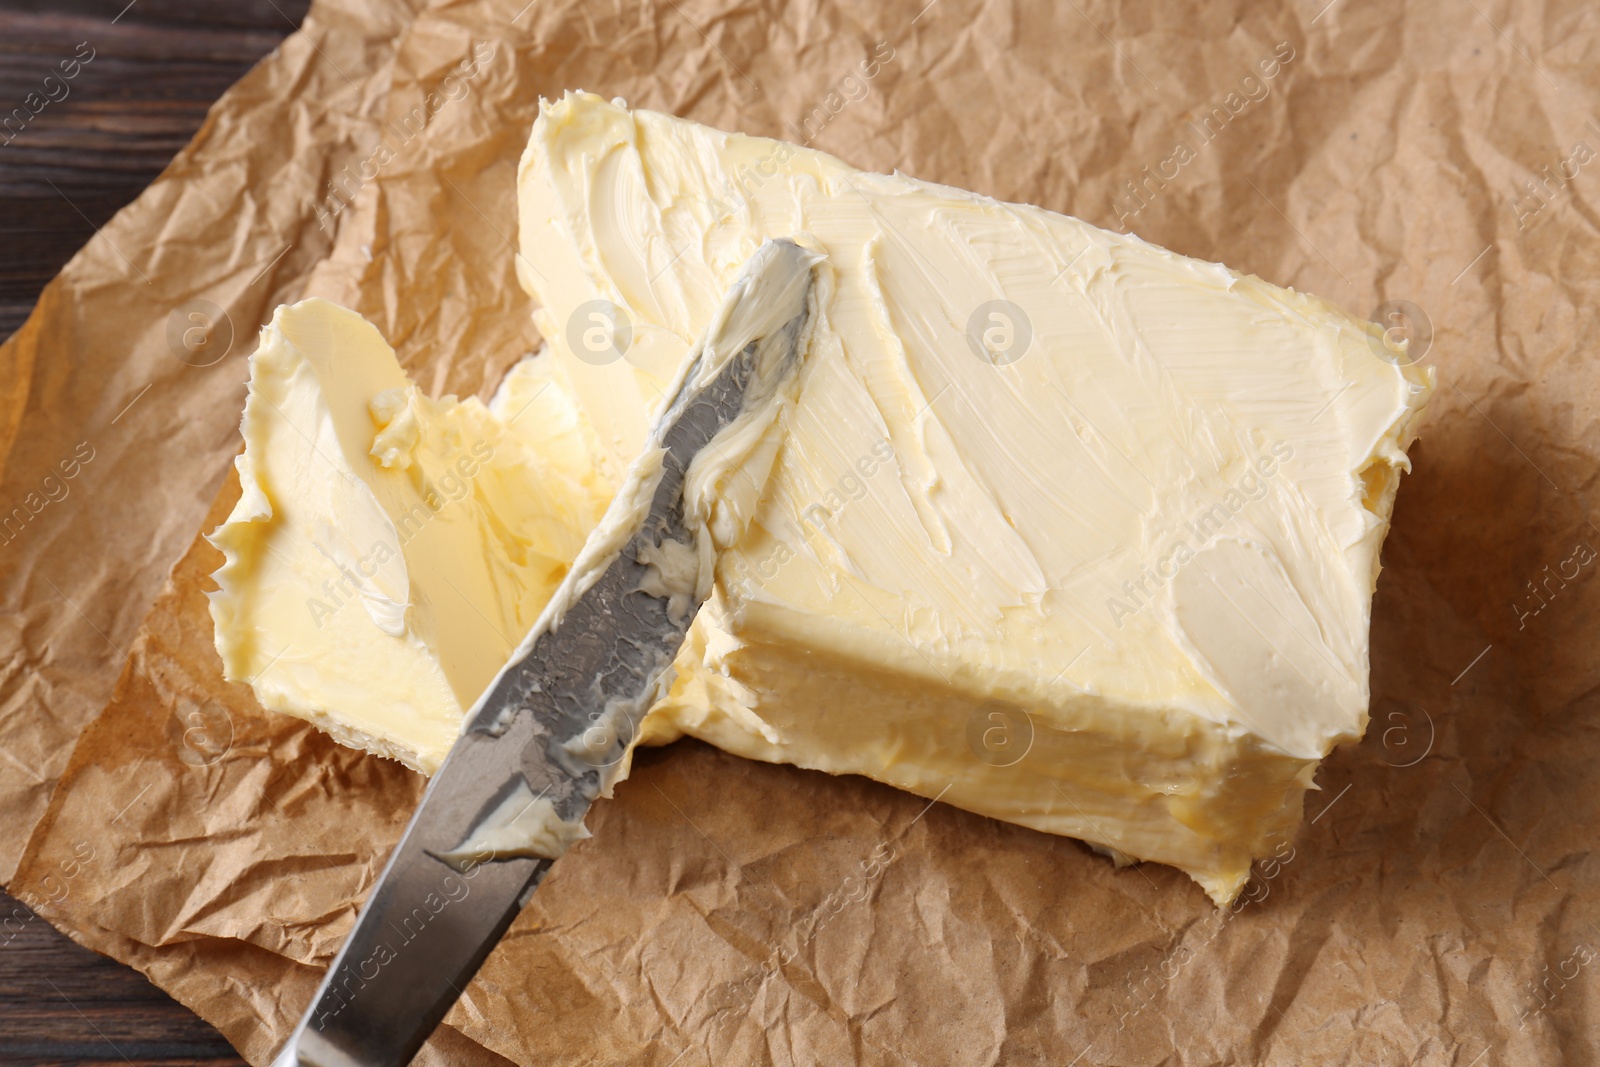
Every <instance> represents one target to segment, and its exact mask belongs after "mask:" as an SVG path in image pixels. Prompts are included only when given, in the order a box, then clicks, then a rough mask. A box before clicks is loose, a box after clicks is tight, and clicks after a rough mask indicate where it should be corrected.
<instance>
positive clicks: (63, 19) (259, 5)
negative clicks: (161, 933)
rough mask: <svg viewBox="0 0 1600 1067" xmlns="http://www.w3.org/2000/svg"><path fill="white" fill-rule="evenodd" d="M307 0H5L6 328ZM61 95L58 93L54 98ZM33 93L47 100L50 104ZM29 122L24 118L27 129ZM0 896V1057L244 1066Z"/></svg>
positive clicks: (125, 976) (214, 1038)
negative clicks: (64, 77)
mask: <svg viewBox="0 0 1600 1067" xmlns="http://www.w3.org/2000/svg"><path fill="white" fill-rule="evenodd" d="M307 2H308V0H209V2H207V0H134V2H133V3H132V4H129V3H128V2H127V0H0V120H3V119H4V117H5V116H6V115H10V114H12V113H13V109H15V108H19V107H25V106H26V104H25V102H26V100H27V98H28V95H29V94H30V93H40V94H41V96H45V92H44V90H45V88H46V86H45V82H44V79H45V76H46V75H48V74H51V73H52V72H58V71H59V69H60V67H59V65H60V63H61V62H62V61H63V60H71V59H73V58H74V54H75V53H78V54H87V52H80V51H79V50H80V46H81V45H83V44H85V43H86V44H87V46H88V47H89V48H92V49H93V55H94V58H93V59H92V60H91V61H90V62H89V63H88V64H87V65H85V66H82V67H81V68H80V69H79V70H78V72H77V75H76V77H74V78H72V79H71V80H70V81H66V82H65V83H64V84H65V95H64V96H63V95H62V92H63V90H62V87H61V86H62V82H60V81H59V80H58V81H56V82H52V83H51V84H50V85H49V87H48V88H49V91H50V93H51V94H53V95H55V96H57V97H59V99H55V100H50V102H49V103H47V104H45V105H44V106H43V107H42V108H40V109H39V111H38V114H37V115H31V114H30V115H28V117H27V121H26V124H25V125H21V120H20V119H16V118H13V122H12V125H11V127H10V130H9V131H6V130H5V129H4V128H3V127H0V337H9V336H10V335H11V334H12V333H13V332H14V331H15V330H16V329H17V327H19V326H21V325H22V322H23V320H24V319H26V318H27V315H28V312H29V311H30V310H31V309H32V307H33V304H34V302H35V300H37V298H38V296H39V291H40V290H41V289H42V288H44V285H45V283H46V282H48V281H49V280H50V279H51V278H52V277H53V276H54V275H55V273H56V272H57V271H58V270H60V269H61V266H62V265H63V264H64V263H66V261H67V260H68V259H70V258H71V257H72V254H73V253H74V252H76V251H77V250H78V249H79V248H80V247H82V245H83V244H84V242H85V241H87V240H88V239H89V237H90V236H91V235H92V234H93V233H94V231H95V228H96V227H98V226H100V225H102V224H104V223H105V222H106V220H108V219H110V218H111V216H112V215H114V214H115V213H116V211H117V209H119V208H121V207H122V206H123V205H124V204H127V203H128V202H129V201H131V200H133V199H134V198H135V197H136V196H138V195H139V192H140V191H141V190H142V189H143V188H144V187H145V186H146V185H148V184H149V183H150V181H151V180H152V179H154V178H155V177H156V175H157V174H159V173H160V172H161V169H162V168H163V167H165V166H166V165H167V162H168V161H169V160H171V158H172V156H173V154H174V153H176V152H177V151H178V150H179V149H180V148H182V147H183V146H184V145H185V144H186V143H187V142H188V140H189V138H190V137H191V136H193V135H194V132H195V131H196V130H198V129H199V128H200V123H201V122H202V121H203V120H204V118H205V114H206V109H207V108H208V107H210V106H211V104H212V102H213V101H215V100H216V98H217V97H218V96H220V95H222V92H223V91H224V90H225V89H227V88H228V86H230V85H232V84H233V83H234V82H235V81H237V80H238V78H239V77H240V76H241V75H242V74H244V73H245V71H247V70H249V69H250V67H251V66H252V65H253V64H254V63H255V62H256V61H257V60H258V59H260V58H261V57H262V56H264V55H266V54H267V53H268V52H270V51H271V50H272V49H273V48H274V47H276V45H277V44H278V42H279V41H281V40H282V39H283V38H284V36H286V35H287V34H289V33H291V32H292V31H293V30H294V29H295V27H296V26H298V25H299V21H300V19H302V18H303V17H304V16H305V10H306V7H307ZM46 98H47V99H48V97H46ZM38 99H39V98H38V97H35V98H34V100H35V104H34V106H36V107H37V100H38ZM19 125H20V129H18V126H19ZM27 915H28V912H27V910H26V909H25V908H23V907H22V906H21V905H20V904H18V903H17V902H16V901H14V900H12V899H11V898H10V897H8V896H5V895H4V894H0V919H3V918H10V922H8V923H4V924H0V1065H4V1067H44V1065H47V1064H48V1065H52V1067H54V1065H58V1064H59V1065H67V1064H88V1065H102V1064H103V1065H107V1067H109V1065H113V1064H116V1065H123V1067H126V1065H130V1064H131V1065H138V1067H155V1065H158V1064H159V1065H165V1067H177V1065H198V1064H205V1065H208V1067H218V1065H223V1064H242V1063H243V1062H244V1061H242V1060H240V1059H239V1058H238V1056H237V1055H236V1054H235V1053H234V1052H233V1050H232V1049H231V1048H230V1047H229V1046H228V1043H227V1042H226V1041H224V1040H223V1039H222V1038H221V1036H220V1035H218V1034H217V1033H216V1032H215V1031H214V1030H212V1029H211V1028H210V1027H209V1026H207V1025H206V1024H205V1023H203V1022H201V1021H200V1020H199V1019H198V1018H196V1017H195V1016H194V1015H192V1014H191V1013H190V1012H188V1011H187V1010H185V1009H184V1008H182V1007H181V1006H179V1005H178V1004H176V1003H174V1002H173V1001H172V1000H170V999H169V998H168V997H167V996H166V995H165V994H163V993H162V992H161V991H160V990H158V989H156V988H155V987H154V986H152V985H151V984H150V983H149V982H147V981H146V980H145V979H144V977H143V976H141V975H140V974H138V973H137V972H135V971H133V970H131V969H129V968H127V967H124V966H122V965H121V964H118V963H116V962H114V961H112V960H109V959H107V958H105V957H103V956H99V955H96V954H95V953H93V952H90V951H88V950H87V949H84V948H80V947H79V946H77V945H75V944H73V943H72V942H71V941H69V940H67V939H66V938H65V937H63V936H62V935H60V934H59V933H57V932H56V931H55V930H53V929H51V927H50V926H49V924H48V923H46V922H45V921H44V920H43V919H39V918H32V919H31V920H30V919H27V918H25V917H26V916H27Z"/></svg>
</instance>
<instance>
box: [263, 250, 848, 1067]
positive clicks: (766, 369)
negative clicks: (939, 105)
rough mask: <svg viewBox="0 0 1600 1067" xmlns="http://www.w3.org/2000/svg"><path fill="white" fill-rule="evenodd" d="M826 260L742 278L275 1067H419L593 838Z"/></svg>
mask: <svg viewBox="0 0 1600 1067" xmlns="http://www.w3.org/2000/svg"><path fill="white" fill-rule="evenodd" d="M821 258H822V257H821V256H819V255H817V254H816V253H813V252H810V251H808V250H806V249H804V248H801V247H800V246H798V245H796V244H795V243H793V242H792V241H787V240H778V241H768V242H767V243H766V244H764V245H762V246H761V248H760V249H758V250H757V252H756V253H755V255H753V256H752V257H751V259H750V260H749V262H748V263H746V265H745V267H744V268H743V270H742V271H741V273H740V275H739V278H738V280H737V281H736V282H735V284H734V286H733V287H732V289H730V291H729V293H728V296H727V297H726V298H725V299H724V301H723V303H722V306H721V308H720V310H719V312H718V314H717V316H716V318H715V319H714V321H713V322H712V324H711V325H710V327H708V329H707V331H706V333H705V335H704V336H703V337H702V338H701V339H700V341H699V343H698V344H697V346H696V348H695V349H694V350H693V351H692V352H691V353H690V357H689V358H688V359H686V360H685V365H684V369H683V371H682V372H681V373H680V375H679V378H678V380H677V381H676V382H675V383H674V387H673V389H672V390H671V391H669V393H668V394H667V395H669V396H670V397H671V400H670V402H669V403H667V404H666V406H665V407H664V410H663V411H662V414H661V415H660V416H659V417H658V419H657V420H656V423H655V425H654V427H653V428H652V430H651V433H650V436H649V438H648V441H647V444H646V447H645V449H644V453H643V454H642V455H641V457H640V459H639V461H638V462H636V463H635V464H634V465H633V467H632V468H631V469H630V471H629V473H628V476H627V477H626V478H625V479H624V482H623V487H622V489H621V490H620V491H619V493H618V495H617V499H616V500H614V501H613V503H612V505H611V507H610V509H609V510H608V511H607V513H606V516H605V518H604V519H603V520H602V522H601V524H600V527H599V528H598V529H597V530H596V531H595V532H594V533H593V534H592V535H591V536H590V538H589V540H588V541H587V542H586V544H585V546H584V549H583V551H582V552H581V553H580V554H579V557H578V559H577V561H575V562H574V564H573V567H572V570H571V572H570V573H569V574H568V575H567V577H566V579H565V580H564V581H563V583H562V585H561V587H560V588H559V589H558V590H557V592H556V594H555V596H554V597H553V598H552V601H551V604H550V605H549V606H548V607H547V608H546V609H545V611H544V613H543V614H542V615H541V616H540V619H539V621H538V622H536V623H535V625H534V627H533V629H532V630H531V631H530V633H529V635H528V637H527V639H526V640H524V641H523V642H522V644H521V645H520V646H519V647H518V649H517V650H516V651H515V652H514V653H513V654H512V657H511V660H510V662H509V663H508V664H507V666H506V667H505V668H504V669H503V670H502V671H501V673H500V675H499V676H498V677H497V678H496V679H495V680H494V682H492V683H491V684H490V685H489V687H488V689H487V690H486V691H485V692H484V694H483V696H482V697H481V698H479V700H478V703H477V704H476V705H475V706H474V707H473V709H472V711H470V712H469V713H468V715H467V716H466V718H465V720H464V723H465V725H464V729H463V732H462V735H461V737H460V739H459V740H458V741H457V742H456V744H455V746H454V747H453V748H452V749H451V751H450V754H449V755H448V756H447V757H446V758H445V761H444V763H443V765H442V766H441V767H440V768H439V771H438V772H437V773H436V774H435V775H434V777H433V779H432V781H431V782H430V783H429V784H428V788H427V791H426V792H425V793H424V795H423V799H422V803H421V805H420V806H419V807H418V808H417V811H416V813H415V815H413V817H412V820H411V823H410V826H409V827H408V828H407V829H406V832H405V834H404V836H402V837H401V839H400V843H399V844H398V845H397V846H396V847H395V850H394V853H393V854H392V855H391V856H390V858H389V862H388V865H387V866H386V867H385V869H384V872H383V874H382V876H381V877H380V878H379V880H378V883H377V885H376V886H375V887H374V888H373V891H372V892H371V894H370V895H369V896H368V899H367V901H366V903H365V905H364V906H363V907H362V909H361V913H360V914H359V916H358V917H357V919H356V924H355V927H354V929H352V930H351V932H350V934H349V936H348V938H347V939H346V941H345V943H344V946H343V947H342V948H341V950H340V952H339V954H338V956H337V957H336V958H335V959H334V961H333V965H332V966H331V967H330V968H329V970H328V973H327V975H326V976H325V977H324V979H323V982H322V985H321V987H320V988H319V989H318V991H317V994H316V997H315V998H314V999H313V1001H312V1003H311V1005H310V1007H309V1008H308V1009H307V1011H306V1014H305V1016H304V1017H303V1018H302V1020H301V1022H300V1024H299V1026H298V1027H297V1028H296V1030H295V1032H294V1034H293V1035H292V1036H291V1037H290V1039H289V1042H288V1044H287V1045H286V1046H285V1047H284V1049H283V1051H282V1052H281V1053H280V1055H279V1057H278V1059H277V1060H276V1061H275V1064H274V1067H402V1065H404V1064H407V1063H410V1062H411V1059H412V1057H413V1056H414V1055H415V1054H416V1052H417V1050H418V1049H420V1048H421V1047H422V1045H423V1043H424V1042H425V1041H426V1040H427V1038H428V1036H429V1035H430V1034H431V1033H432V1032H433V1030H434V1028H435V1027H436V1026H437V1025H438V1024H439V1022H440V1020H442V1019H443V1018H444V1016H445V1013H446V1012H447V1011H449V1009H450V1007H451V1005H453V1004H454V1003H455V1001H456V999H457V998H458V997H459V996H460V995H461V991H462V989H464V988H465V987H466V984H467V982H468V981H469V980H470V979H471V978H472V976H473V974H474V973H475V972H476V971H477V970H478V967H479V966H480V965H481V964H482V963H483V961H484V959H485V958H486V957H487V956H488V954H489V952H490V951H491V950H492V949H493V948H494V946H495V944H496V943H497V942H498V941H499V940H500V937H501V935H502V934H504V932H505V931H506V929H507V928H508V927H509V926H510V925H511V922H512V920H513V919H515V918H516V915H517V913H518V912H519V911H520V910H521V909H522V907H523V905H525V904H526V903H527V901H528V899H529V897H531V896H532V894H533V892H534V890H535V889H536V888H537V887H538V885H539V883H540V881H541V880H542V879H543V877H544V875H545V872H546V871H548V870H549V868H550V865H551V863H552V859H551V858H549V857H551V856H554V855H559V854H560V852H561V851H563V850H564V848H565V845H566V843H567V842H568V841H569V840H570V839H571V838H573V837H575V836H583V835H584V831H583V830H582V819H583V816H584V814H585V812H586V811H587V810H588V808H589V805H590V803H591V802H592V801H593V800H594V798H595V797H596V796H599V795H601V794H602V793H603V792H605V791H606V790H607V789H608V788H609V785H610V783H611V781H612V779H613V778H614V777H615V776H616V774H617V769H618V767H619V766H620V764H621V763H622V761H623V760H624V758H625V756H626V753H627V752H628V748H629V745H630V744H631V743H632V741H633V737H634V733H635V731H636V729H637V726H638V722H639V719H640V718H642V716H643V714H644V713H645V712H646V711H647V710H648V709H649V707H650V705H651V703H652V702H653V700H654V699H655V697H656V696H657V695H658V693H659V690H660V689H661V687H662V685H663V679H664V678H665V677H666V672H667V669H668V667H669V666H670V665H671V663H672V660H673V658H674V656H675V655H676V654H677V651H678V647H679V645H681V643H682V641H683V637H684V635H685V633H686V632H687V631H688V628H689V624H690V623H691V622H692V621H693V619H694V615H695V613H696V611H698V609H699V607H700V605H701V603H702V602H703V601H704V599H705V597H706V595H707V594H708V592H709V589H710V567H711V566H712V564H713V563H714V548H713V547H712V545H711V541H712V535H711V534H710V532H709V530H708V523H710V522H711V521H712V520H711V518H710V512H709V509H710V508H711V507H712V504H713V503H714V502H713V501H712V500H710V499H708V495H714V488H715V485H714V483H715V478H710V479H709V480H708V477H707V476H705V475H704V473H703V472H704V471H706V470H708V469H715V467H716V464H715V461H716V459H717V458H718V456H719V454H720V453H722V452H727V451H729V450H730V449H732V450H734V451H737V448H738V442H739V441H740V440H743V441H745V442H748V440H749V438H750V432H749V431H750V428H751V425H752V424H753V422H759V421H760V420H761V419H762V418H771V417H775V416H774V415H773V412H774V411H775V410H776V409H775V408H774V407H773V405H777V404H779V403H781V402H782V398H783V397H784V396H788V397H791V398H792V396H793V392H794V382H795V380H796V375H797V374H798V368H799V364H800V361H801V357H802V355H803V353H804V348H805V346H806V344H807V343H808V338H809V331H810V321H811V303H812V301H811V294H812V289H813V285H814V280H815V272H814V268H815V265H816V263H818V262H819V261H820V260H821ZM546 358H549V357H546ZM758 428H759V427H758ZM708 487H709V488H708ZM719 521H720V520H719Z"/></svg>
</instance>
